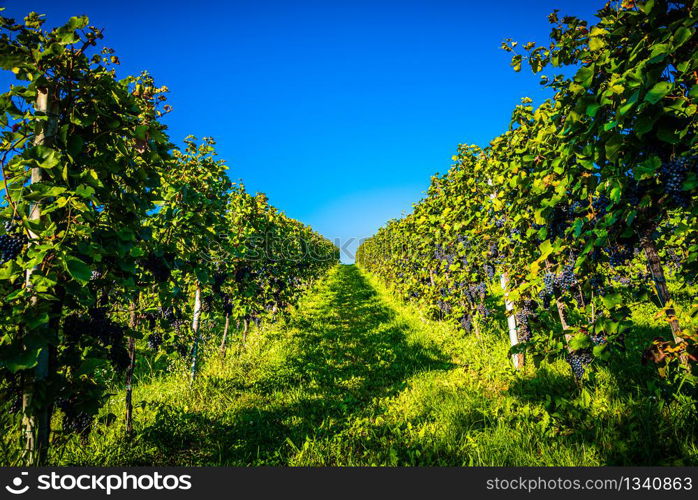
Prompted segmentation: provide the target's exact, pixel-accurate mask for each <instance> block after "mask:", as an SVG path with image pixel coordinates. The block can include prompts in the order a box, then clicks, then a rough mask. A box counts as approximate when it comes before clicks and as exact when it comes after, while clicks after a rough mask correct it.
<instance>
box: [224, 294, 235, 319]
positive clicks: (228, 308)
mask: <svg viewBox="0 0 698 500" xmlns="http://www.w3.org/2000/svg"><path fill="white" fill-rule="evenodd" d="M232 313H233V302H232V300H230V295H228V294H224V295H223V314H225V315H226V316H230V315H231V314H232Z"/></svg>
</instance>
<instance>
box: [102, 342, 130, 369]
mask: <svg viewBox="0 0 698 500" xmlns="http://www.w3.org/2000/svg"><path fill="white" fill-rule="evenodd" d="M107 358H108V359H109V361H110V362H111V365H112V366H113V367H114V369H115V370H116V371H119V372H123V371H124V370H126V368H128V365H129V364H131V360H130V359H129V355H128V351H127V350H126V349H125V348H124V346H123V345H121V344H112V345H111V347H109V353H108V355H107Z"/></svg>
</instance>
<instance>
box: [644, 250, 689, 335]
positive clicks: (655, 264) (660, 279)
mask: <svg viewBox="0 0 698 500" xmlns="http://www.w3.org/2000/svg"><path fill="white" fill-rule="evenodd" d="M641 245H642V250H643V251H644V252H645V257H646V258H647V263H648V264H649V269H650V273H651V274H652V280H653V281H654V287H655V289H656V291H657V296H658V297H659V301H660V303H661V304H662V307H663V308H664V313H665V314H666V317H667V321H668V322H669V326H670V327H671V334H672V336H673V337H674V342H676V343H680V342H683V337H682V336H681V326H680V325H679V320H678V319H677V317H676V311H675V310H674V308H673V307H671V295H670V294H669V289H668V288H667V286H666V277H665V276H664V269H663V268H662V262H661V261H660V260H659V253H658V252H657V246H656V245H655V243H654V241H653V240H652V238H651V237H650V236H645V237H643V238H642V240H641ZM667 304H669V305H668V306H667Z"/></svg>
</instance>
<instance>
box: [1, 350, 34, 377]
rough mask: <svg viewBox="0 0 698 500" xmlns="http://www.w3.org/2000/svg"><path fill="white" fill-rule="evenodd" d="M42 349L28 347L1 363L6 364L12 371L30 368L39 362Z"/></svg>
mask: <svg viewBox="0 0 698 500" xmlns="http://www.w3.org/2000/svg"><path fill="white" fill-rule="evenodd" d="M40 353H41V349H27V350H26V351H23V352H21V353H19V354H15V355H14V357H13V358H12V359H6V360H4V361H2V362H1V363H0V364H2V365H4V366H5V367H6V368H7V369H8V370H9V371H10V372H12V373H17V372H18V371H20V370H29V369H30V368H34V367H35V366H36V365H37V364H39V354H40Z"/></svg>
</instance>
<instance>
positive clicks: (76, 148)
mask: <svg viewBox="0 0 698 500" xmlns="http://www.w3.org/2000/svg"><path fill="white" fill-rule="evenodd" d="M84 144H85V141H84V139H83V138H82V137H80V136H79V135H71V136H70V138H69V139H68V153H70V155H71V156H75V155H77V154H78V153H79V152H80V151H81V150H82V147H83V145H84Z"/></svg>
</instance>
